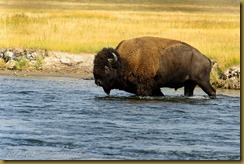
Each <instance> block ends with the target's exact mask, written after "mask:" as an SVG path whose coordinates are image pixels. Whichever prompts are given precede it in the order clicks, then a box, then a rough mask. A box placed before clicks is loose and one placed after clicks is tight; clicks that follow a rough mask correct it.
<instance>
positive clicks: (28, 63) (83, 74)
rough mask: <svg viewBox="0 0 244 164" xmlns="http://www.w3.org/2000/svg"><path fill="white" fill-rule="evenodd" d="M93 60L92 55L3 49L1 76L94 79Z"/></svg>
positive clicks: (0, 54) (0, 57)
mask: <svg viewBox="0 0 244 164" xmlns="http://www.w3.org/2000/svg"><path fill="white" fill-rule="evenodd" d="M93 59H94V55H92V54H69V53H64V52H54V51H45V50H34V49H14V48H13V49H9V50H6V49H3V50H0V75H7V76H20V77H33V76H34V77H72V78H81V79H93V74H92V69H93ZM1 61H2V62H1ZM1 63H2V64H1Z"/></svg>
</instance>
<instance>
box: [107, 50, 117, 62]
mask: <svg viewBox="0 0 244 164" xmlns="http://www.w3.org/2000/svg"><path fill="white" fill-rule="evenodd" d="M112 55H113V59H108V61H109V62H110V63H111V62H113V63H114V62H116V61H117V60H118V57H117V56H116V55H115V54H114V53H113V52H112Z"/></svg>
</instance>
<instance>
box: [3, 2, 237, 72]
mask: <svg viewBox="0 0 244 164" xmlns="http://www.w3.org/2000/svg"><path fill="white" fill-rule="evenodd" d="M3 4H5V5H3ZM0 8H1V10H0V36H1V39H0V48H9V47H20V48H36V49H47V50H55V51H64V52H72V53H96V52H97V51H99V50H100V49H101V48H103V47H115V46H116V45H117V44H118V43H119V42H120V41H121V40H124V39H130V38H133V37H139V36H145V35H150V36H158V37H164V38H171V39H177V40H181V41H184V42H187V43H189V44H191V45H192V46H194V47H196V48H198V49H199V50H200V51H201V52H203V53H204V54H205V55H207V56H208V57H210V58H213V59H215V60H217V62H218V63H219V65H220V67H221V69H223V70H225V69H226V68H228V67H229V66H232V65H238V64H240V2H239V1H237V0H219V1H210V2H209V1H207V0H187V1H181V0H133V1H131V0H127V1H126V0H117V1H108V0H71V1H68V0H61V1H51V0H35V1H32V0H21V1H19V0H0Z"/></svg>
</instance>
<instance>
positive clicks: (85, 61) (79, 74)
mask: <svg viewBox="0 0 244 164" xmlns="http://www.w3.org/2000/svg"><path fill="white" fill-rule="evenodd" d="M94 56H95V55H94V54H70V53H64V52H55V51H46V50H35V49H18V48H12V49H8V50H7V49H2V50H0V75H1V76H3V75H4V76H19V77H69V78H79V79H93V73H92V70H93V60H94ZM240 76H241V75H240V65H237V66H233V67H230V68H228V69H227V70H224V71H222V70H220V68H219V66H218V63H217V62H213V69H212V73H211V83H212V85H213V86H214V87H215V88H223V89H236V90H240Z"/></svg>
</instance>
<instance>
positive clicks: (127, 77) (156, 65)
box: [93, 37, 216, 97]
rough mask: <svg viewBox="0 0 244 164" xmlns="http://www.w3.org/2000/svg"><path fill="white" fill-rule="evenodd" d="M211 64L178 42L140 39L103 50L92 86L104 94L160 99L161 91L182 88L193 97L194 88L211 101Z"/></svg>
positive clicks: (100, 53) (97, 60)
mask: <svg viewBox="0 0 244 164" xmlns="http://www.w3.org/2000/svg"><path fill="white" fill-rule="evenodd" d="M211 67H212V64H211V61H210V60H209V59H208V58H207V57H206V56H205V55H203V54H202V53H201V52H200V51H199V50H197V49H196V48H194V47H192V46H190V45H188V44H186V43H184V42H181V41H177V40H170V39H164V38H158V37H141V38H134V39H130V40H124V41H122V42H120V43H119V44H118V46H117V47H116V48H115V49H114V48H103V49H102V50H101V51H100V52H98V54H97V55H96V56H95V59H94V68H93V75H94V78H95V83H96V85H98V86H101V87H103V89H104V91H105V92H106V93H107V94H110V91H111V90H112V89H120V90H124V91H126V92H129V93H134V94H136V95H139V96H163V93H162V92H161V89H160V88H162V87H170V88H175V89H178V88H181V87H184V95H185V96H192V95H193V91H194V89H195V87H196V85H198V86H200V87H201V88H202V90H203V91H204V92H205V93H207V94H208V95H209V96H210V97H216V90H215V89H214V88H213V87H212V85H211V84H210V82H209V80H210V71H211Z"/></svg>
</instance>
